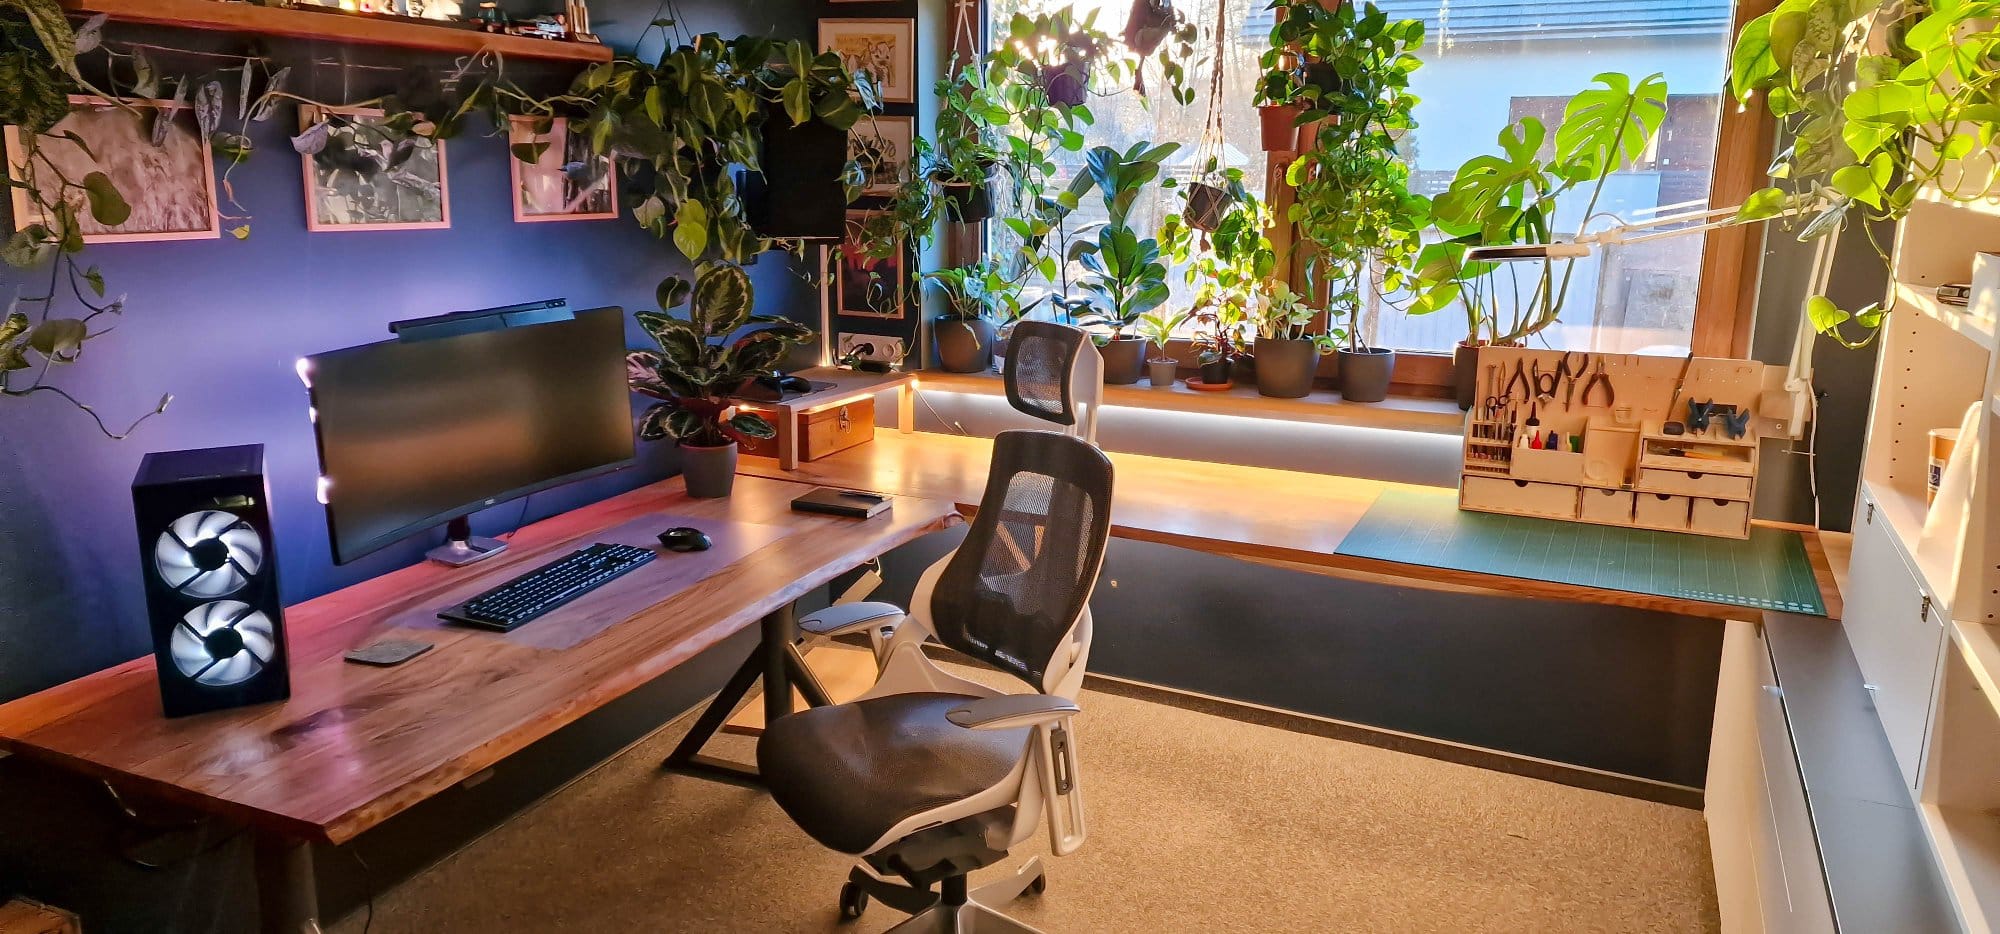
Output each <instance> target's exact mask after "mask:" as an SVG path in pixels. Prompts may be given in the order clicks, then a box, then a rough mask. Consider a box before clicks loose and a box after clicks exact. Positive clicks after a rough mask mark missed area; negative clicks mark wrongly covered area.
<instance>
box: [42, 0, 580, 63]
mask: <svg viewBox="0 0 2000 934" xmlns="http://www.w3.org/2000/svg"><path fill="white" fill-rule="evenodd" d="M63 6H64V8H66V9H68V10H69V11H71V12H73V13H78V14H90V13H103V14H106V15H107V16H109V17H111V19H113V20H115V21H117V22H124V23H146V24H150V25H155V26H178V27H182V28H185V29H206V30H214V31H218V32H242V33H254V34H257V35H264V36H283V37H286V38H290V39H318V40H323V41H327V42H351V43H357V44H362V45H386V46H394V47H396V48H403V49H421V50H424V51H429V52H442V53H445V54H449V55H472V54H475V53H477V52H482V51H491V52H497V53H499V54H501V55H503V56H506V57H507V58H511V59H541V60H544V61H559V62H562V61H567V62H608V61H610V60H611V48H610V47H609V46H604V45H599V44H597V43H592V42H559V41H556V40H552V39H530V38H528V37H526V36H507V35H499V34H495V33H489V32H480V31H478V30H473V29H458V28H454V27H451V26H431V25H427V24H423V23H411V22H405V21H401V20H390V19H375V18H371V17H366V16H351V15H341V14H338V13H320V12H315V11H312V10H294V9H287V8H284V7H270V6H257V5H255V4H251V3H229V2H224V0H63Z"/></svg>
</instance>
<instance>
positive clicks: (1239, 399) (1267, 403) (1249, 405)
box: [917, 370, 1465, 435]
mask: <svg viewBox="0 0 2000 934" xmlns="http://www.w3.org/2000/svg"><path fill="white" fill-rule="evenodd" d="M917 388H918V390H919V391H923V390H937V391H941V392H962V393H971V394H977V395H988V396H999V395H1004V394H1005V390H1004V389H1003V388H1002V386H1001V382H1000V375H999V374H998V373H944V372H939V371H932V370H923V371H919V372H918V374H917ZM1104 404H1105V405H1106V406H1107V407H1110V408H1130V409H1152V410H1154V411H1163V412H1203V413H1207V414H1210V415H1234V416H1238V417H1242V418H1263V419H1271V420H1275V421H1291V422H1314V423H1318V424H1326V425H1357V426H1365V427H1369V428H1386V429H1392V430H1396V431H1420V432H1427V433H1431V434H1445V435H1456V434H1460V433H1461V432H1463V431H1464V430H1465V413H1463V412H1460V411H1459V410H1458V403H1457V402H1455V401H1453V400H1451V399H1437V398H1431V397H1426V396H1394V395H1392V396H1390V397H1389V398H1388V399H1385V400H1383V401H1381V402H1374V403H1368V402H1348V401H1346V400H1345V399H1342V398H1341V397H1340V393H1337V392H1333V391H1331V390H1325V389H1315V390H1313V391H1312V393H1311V394H1310V395H1307V396H1306V397H1305V398H1303V399H1273V398H1271V397H1269V396H1262V395H1258V394H1257V387H1256V386H1254V385H1250V384H1246V383H1239V384H1237V385H1236V387H1235V388H1233V389H1228V390H1224V391H1222V392H1202V391H1199V390H1194V389H1189V388H1187V385H1186V384H1185V383H1175V384H1174V386H1173V388H1172V389H1154V388H1153V387H1152V386H1151V385H1149V384H1147V383H1145V382H1140V383H1136V384H1134V385H1130V386H1105V387H1104Z"/></svg>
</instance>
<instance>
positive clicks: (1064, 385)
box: [1002, 321, 1090, 426]
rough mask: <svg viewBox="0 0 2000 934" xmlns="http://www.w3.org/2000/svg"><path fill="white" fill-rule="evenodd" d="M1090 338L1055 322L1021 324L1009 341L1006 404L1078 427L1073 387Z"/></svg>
mask: <svg viewBox="0 0 2000 934" xmlns="http://www.w3.org/2000/svg"><path fill="white" fill-rule="evenodd" d="M1089 340H1090V338H1089V336H1088V335H1086V334H1084V333H1083V330H1082V329H1080V328H1073V327H1070V326H1069V325H1066V324H1057V323H1055V322H1053V321H1022V322H1020V323H1019V324H1016V325H1014V333H1013V336H1011V337H1009V338H1007V367H1006V369H1005V370H1004V371H1002V375H1003V376H1004V381H1005V383H1006V385H1007V402H1008V403H1009V404H1011V405H1012V406H1014V408H1017V409H1020V410H1021V411H1023V412H1026V413H1028V414H1029V415H1033V416H1034V417H1036V418H1039V419H1042V420H1043V421H1047V422H1054V423H1056V424H1058V425H1065V426H1067V425H1074V424H1076V397H1075V394H1074V392H1073V390H1072V387H1071V386H1070V371H1071V367H1074V366H1075V365H1076V355H1077V354H1078V353H1080V352H1081V351H1082V350H1083V348H1084V347H1085V346H1086V345H1087V344H1088V342H1089Z"/></svg>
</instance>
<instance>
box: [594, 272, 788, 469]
mask: <svg viewBox="0 0 2000 934" xmlns="http://www.w3.org/2000/svg"><path fill="white" fill-rule="evenodd" d="M657 296H658V299H659V303H660V310H659V311H656V312H654V311H642V312H638V313H637V314H635V315H634V316H633V317H635V318H637V319H638V320H639V326H640V327H643V328H645V329H646V333H648V334H651V335H652V337H653V340H654V341H655V342H656V343H658V344H659V345H660V349H659V350H657V351H655V350H635V351H633V352H632V353H630V354H628V355H627V356H626V358H625V368H626V377H627V380H628V381H629V382H630V383H631V386H632V391H633V392H636V393H639V394H641V395H644V396H649V397H651V398H653V399H657V400H659V401H657V402H655V403H653V405H652V406H651V407H650V408H648V409H646V412H645V414H644V415H642V416H640V418H639V439H640V440H642V441H658V440H661V439H664V438H673V439H674V440H675V441H676V442H678V443H679V445H680V448H681V451H682V452H683V454H682V457H683V459H682V461H681V471H682V474H683V476H684V477H685V479H686V483H687V491H688V495H689V496H698V497H708V498H714V497H723V496H728V495H729V491H730V488H731V486H733V485H734V483H735V478H736V454H737V444H738V442H741V441H745V440H748V439H751V438H769V437H772V436H773V435H775V434H776V433H777V430H776V429H775V428H773V427H772V426H771V423H770V422H768V421H765V420H764V417H763V416H761V415H758V414H756V413H754V412H740V411H737V409H736V401H735V400H734V399H733V398H731V396H732V394H734V393H735V392H736V391H737V389H738V387H741V386H742V385H743V383H744V382H745V381H747V380H749V379H751V378H753V377H756V376H760V375H763V374H766V373H769V372H771V370H772V369H773V368H774V367H776V366H777V364H778V361H780V360H782V359H784V356H785V353H786V352H787V351H789V350H790V349H791V348H792V347H795V346H798V345H801V344H805V343H807V342H809V341H811V340H812V338H813V331H812V329H811V328H808V327H806V326H805V325H803V324H799V323H798V322H796V321H793V320H791V319H789V318H779V317H774V316H771V315H758V314H752V313H751V309H752V308H753V307H754V306H755V293H754V291H753V290H752V288H751V285H750V277H749V275H748V274H746V273H744V271H743V267H741V266H737V265H735V264H731V263H705V264H703V265H702V266H701V267H700V268H698V269H697V270H696V271H695V278H694V282H693V283H692V284H690V283H689V282H688V281H687V280H686V279H683V278H681V277H679V276H668V277H667V278H665V279H663V280H661V281H660V286H659V289H658V290H657ZM690 300H692V301H690ZM683 305H687V306H688V314H687V317H685V318H680V317H675V316H674V314H673V311H674V310H675V309H677V308H680V307H681V306H683ZM752 327H754V328H755V330H754V331H751V332H750V333H749V334H748V335H747V336H745V337H742V338H740V339H738V340H735V341H729V340H727V338H728V337H729V335H731V334H734V333H736V332H737V331H740V330H743V329H745V328H752Z"/></svg>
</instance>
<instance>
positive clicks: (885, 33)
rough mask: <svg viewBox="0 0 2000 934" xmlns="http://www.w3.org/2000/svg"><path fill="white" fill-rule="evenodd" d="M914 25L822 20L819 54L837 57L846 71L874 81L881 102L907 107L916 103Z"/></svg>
mask: <svg viewBox="0 0 2000 934" xmlns="http://www.w3.org/2000/svg"><path fill="white" fill-rule="evenodd" d="M916 34H917V21H916V20H913V19H865V18H854V19H823V20H820V21H819V47H820V49H821V51H833V52H838V53H840V59H841V62H842V63H844V64H845V65H846V66H847V70H849V71H865V72H867V73H868V74H869V76H870V77H873V78H874V79H875V84H876V86H877V87H879V88H880V89H881V91H882V100H883V101H885V102H887V103H891V104H909V103H914V102H915V101H916V99H917V97H916V94H917V39H916Z"/></svg>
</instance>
